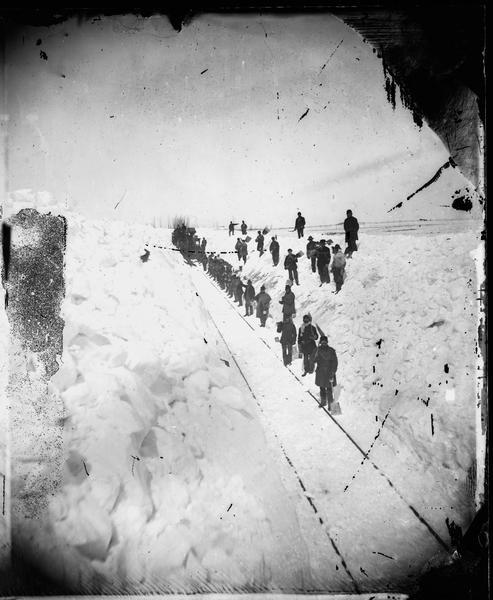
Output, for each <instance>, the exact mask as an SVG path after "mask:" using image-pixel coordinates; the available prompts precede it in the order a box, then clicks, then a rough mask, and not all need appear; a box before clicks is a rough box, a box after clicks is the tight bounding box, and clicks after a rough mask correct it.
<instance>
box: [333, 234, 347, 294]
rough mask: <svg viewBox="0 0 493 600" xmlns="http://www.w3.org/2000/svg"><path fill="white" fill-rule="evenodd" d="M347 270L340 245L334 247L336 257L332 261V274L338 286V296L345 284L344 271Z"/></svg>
mask: <svg viewBox="0 0 493 600" xmlns="http://www.w3.org/2000/svg"><path fill="white" fill-rule="evenodd" d="M345 268H346V257H345V256H344V254H343V253H342V250H341V247H340V246H339V244H336V245H335V246H334V256H333V259H332V274H333V275H334V281H335V284H336V294H337V293H338V292H340V291H341V287H342V284H343V282H344V271H345Z"/></svg>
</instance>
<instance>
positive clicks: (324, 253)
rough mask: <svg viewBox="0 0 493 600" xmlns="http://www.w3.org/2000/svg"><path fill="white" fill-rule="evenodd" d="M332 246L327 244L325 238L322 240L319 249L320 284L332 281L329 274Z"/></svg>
mask: <svg viewBox="0 0 493 600" xmlns="http://www.w3.org/2000/svg"><path fill="white" fill-rule="evenodd" d="M329 263H330V248H329V247H328V246H326V245H325V240H320V245H319V247H318V249H317V269H318V274H319V275H320V285H323V284H324V283H330V275H329Z"/></svg>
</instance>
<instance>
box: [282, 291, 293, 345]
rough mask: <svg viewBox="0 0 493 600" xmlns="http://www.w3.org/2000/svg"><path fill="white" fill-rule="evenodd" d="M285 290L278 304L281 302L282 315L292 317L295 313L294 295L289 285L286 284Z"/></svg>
mask: <svg viewBox="0 0 493 600" xmlns="http://www.w3.org/2000/svg"><path fill="white" fill-rule="evenodd" d="M285 290H286V291H285V293H284V296H283V297H282V298H281V300H279V304H282V314H283V317H286V316H287V317H292V316H293V315H294V314H295V313H296V308H295V297H294V294H293V292H292V291H291V286H289V285H287V286H286V287H285ZM293 343H294V342H293Z"/></svg>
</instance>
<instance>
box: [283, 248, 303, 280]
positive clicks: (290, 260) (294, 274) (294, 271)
mask: <svg viewBox="0 0 493 600" xmlns="http://www.w3.org/2000/svg"><path fill="white" fill-rule="evenodd" d="M284 268H285V269H287V271H288V276H289V279H291V281H295V282H296V285H300V284H299V281H298V257H297V256H296V254H293V251H292V250H291V248H289V249H288V254H287V256H286V258H285V259H284Z"/></svg>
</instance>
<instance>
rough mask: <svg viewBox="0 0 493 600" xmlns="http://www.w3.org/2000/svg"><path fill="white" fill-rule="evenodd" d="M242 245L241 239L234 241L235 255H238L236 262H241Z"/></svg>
mask: <svg viewBox="0 0 493 600" xmlns="http://www.w3.org/2000/svg"><path fill="white" fill-rule="evenodd" d="M242 244H243V242H242V241H241V238H238V239H237V240H236V244H235V250H236V254H237V255H238V260H241V245H242Z"/></svg>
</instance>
